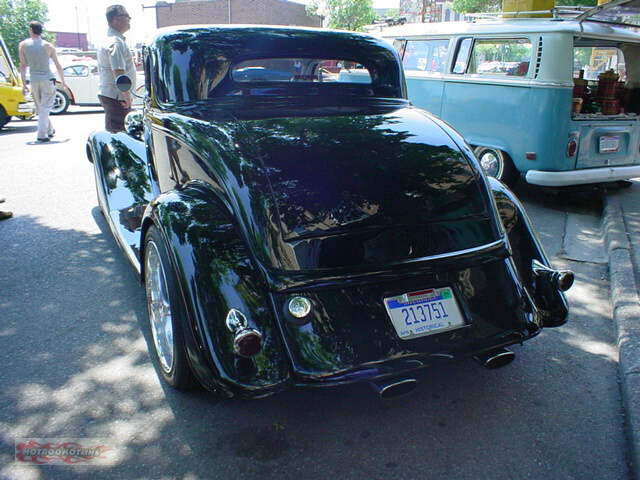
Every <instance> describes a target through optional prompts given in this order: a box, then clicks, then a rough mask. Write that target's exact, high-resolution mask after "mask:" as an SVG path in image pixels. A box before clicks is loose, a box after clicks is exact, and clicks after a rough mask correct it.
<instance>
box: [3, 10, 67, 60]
mask: <svg viewBox="0 0 640 480" xmlns="http://www.w3.org/2000/svg"><path fill="white" fill-rule="evenodd" d="M48 13H49V9H48V8H47V5H46V4H45V3H44V2H43V1H42V0H0V35H2V38H4V41H5V43H6V44H7V48H8V49H9V54H10V55H11V57H12V58H13V63H15V64H16V65H18V64H19V63H20V59H19V57H18V44H19V43H20V42H21V41H22V40H24V39H25V38H27V37H28V36H29V22H31V21H34V20H36V21H38V22H41V23H43V24H44V23H45V22H46V21H47V20H48V19H49V16H48ZM42 37H43V38H44V39H45V40H48V41H50V42H52V41H55V36H54V35H52V34H50V33H48V32H44V33H43V35H42Z"/></svg>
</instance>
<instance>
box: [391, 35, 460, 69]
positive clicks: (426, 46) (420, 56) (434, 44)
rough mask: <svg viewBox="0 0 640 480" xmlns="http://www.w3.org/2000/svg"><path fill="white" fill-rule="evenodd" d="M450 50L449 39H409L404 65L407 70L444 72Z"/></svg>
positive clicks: (403, 60) (405, 50) (403, 58)
mask: <svg viewBox="0 0 640 480" xmlns="http://www.w3.org/2000/svg"><path fill="white" fill-rule="evenodd" d="M448 52H449V40H448V39H434V40H407V45H406V47H405V49H404V56H403V57H402V65H403V67H404V69H405V70H418V71H421V72H431V73H444V70H445V67H446V63H447V54H448Z"/></svg>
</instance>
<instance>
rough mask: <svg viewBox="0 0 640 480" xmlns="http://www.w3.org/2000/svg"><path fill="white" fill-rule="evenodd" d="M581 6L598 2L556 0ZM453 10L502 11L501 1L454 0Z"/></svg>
mask: <svg viewBox="0 0 640 480" xmlns="http://www.w3.org/2000/svg"><path fill="white" fill-rule="evenodd" d="M567 4H570V5H580V6H586V7H595V6H596V0H571V1H570V2H566V1H565V0H556V5H567ZM453 9H454V10H455V11H456V12H460V13H476V12H497V11H500V10H502V1H501V0H453Z"/></svg>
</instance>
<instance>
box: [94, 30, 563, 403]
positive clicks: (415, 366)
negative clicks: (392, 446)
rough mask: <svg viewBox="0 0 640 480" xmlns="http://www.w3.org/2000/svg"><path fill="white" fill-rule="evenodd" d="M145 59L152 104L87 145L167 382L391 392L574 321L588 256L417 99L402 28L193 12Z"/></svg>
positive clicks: (489, 359)
mask: <svg viewBox="0 0 640 480" xmlns="http://www.w3.org/2000/svg"><path fill="white" fill-rule="evenodd" d="M144 65H145V71H146V75H145V78H146V79H147V85H146V87H147V89H146V90H147V91H148V92H149V94H148V96H147V98H146V99H145V102H144V108H143V111H142V112H133V113H131V114H129V115H128V117H127V119H126V122H125V123H126V128H127V131H126V132H119V133H115V134H112V133H109V132H106V131H98V132H94V133H93V134H91V135H90V137H89V139H88V143H87V154H88V157H89V160H90V161H91V162H93V168H94V172H95V178H96V184H97V191H98V203H99V205H100V209H101V211H102V213H103V214H104V217H105V218H106V221H107V224H108V225H109V228H110V229H111V232H112V233H113V235H114V236H115V238H116V240H117V242H118V244H119V245H120V246H121V248H122V249H123V251H124V252H125V254H126V257H127V258H128V260H129V261H130V262H131V264H132V265H133V266H134V268H135V269H136V271H137V272H138V273H139V274H140V277H141V280H142V282H143V283H144V285H145V290H146V294H147V305H148V310H149V320H150V321H149V325H150V331H151V335H150V336H149V338H151V341H150V342H149V343H150V348H151V349H152V351H153V353H152V356H153V358H154V362H155V364H156V366H157V369H158V372H159V373H160V375H161V376H162V378H164V380H165V381H166V382H167V383H168V384H170V385H172V386H174V387H176V388H188V387H190V386H191V385H193V383H194V381H195V382H197V383H200V384H201V385H203V386H205V387H206V388H208V389H210V390H212V391H214V392H217V393H219V394H221V395H224V396H242V397H262V396H266V395H269V394H272V393H275V392H278V391H280V390H283V389H286V388H291V387H294V386H301V387H320V386H331V385H333V386H337V385H341V384H345V383H351V382H370V383H371V384H372V385H374V386H375V388H376V390H377V391H378V393H379V394H380V395H381V396H392V395H398V394H401V393H406V392H408V391H409V390H411V389H412V388H413V387H414V385H415V383H416V378H415V375H416V373H417V371H418V370H420V369H422V368H424V367H427V366H429V365H434V364H437V363H440V362H443V361H448V360H454V359H461V358H465V357H468V356H472V355H473V356H476V357H477V358H478V359H479V360H480V361H481V363H483V364H484V365H485V366H487V367H498V366H502V365H505V364H506V363H509V362H510V361H511V359H512V358H513V353H511V352H509V351H508V350H506V349H505V347H506V346H508V345H511V344H519V343H521V342H522V341H524V340H527V339H530V338H532V337H534V336H536V335H537V334H538V333H539V332H540V331H541V329H542V328H543V327H555V326H559V325H562V324H564V323H565V322H566V320H567V313H568V310H567V309H568V307H567V303H566V300H565V297H564V294H563V292H562V291H563V290H566V289H567V288H569V287H570V285H571V283H572V281H573V274H572V273H571V272H567V271H557V270H554V269H553V268H552V267H551V266H550V264H549V262H548V260H547V257H546V256H545V254H544V252H543V250H542V247H541V246H540V244H539V243H538V240H537V239H536V235H535V233H534V231H533V227H532V225H531V223H530V222H529V220H528V217H527V215H526V213H525V211H524V209H523V207H522V205H521V204H520V203H519V202H518V200H517V199H516V197H515V196H514V195H513V193H511V191H509V189H508V188H507V187H505V186H504V185H503V184H501V183H500V182H499V181H498V180H495V179H490V180H488V179H487V178H486V177H485V176H484V174H483V173H482V171H481V169H480V166H479V164H478V162H477V160H476V158H475V157H474V155H473V152H472V151H471V150H470V149H469V147H468V146H467V144H466V143H465V141H464V140H463V138H462V137H461V136H460V135H459V134H458V133H457V132H456V131H455V130H453V129H452V128H451V127H449V126H448V125H447V124H445V123H444V122H442V121H440V120H438V119H437V118H435V117H433V116H431V115H430V114H428V113H427V112H425V111H423V110H421V109H418V108H415V107H412V106H411V105H410V103H409V102H408V101H407V99H406V92H405V82H404V77H403V72H402V66H401V64H400V62H399V58H398V55H397V53H396V51H395V50H394V49H393V47H392V46H391V45H389V44H387V43H386V42H384V41H382V40H378V39H374V38H373V37H370V36H367V35H361V34H357V33H352V32H339V31H330V30H318V29H304V28H292V27H264V26H255V27H252V26H243V27H240V26H213V27H207V26H196V27H183V28H171V29H163V30H161V32H160V33H159V34H158V35H157V36H156V38H155V40H154V41H153V42H152V43H151V44H150V45H149V46H147V47H146V54H145V59H144ZM338 65H342V66H343V68H344V66H345V65H348V66H349V68H350V70H352V71H353V72H355V74H356V77H357V79H356V80H354V81H352V80H350V79H349V72H346V73H345V75H343V72H338V73H336V72H335V71H333V70H334V69H335V68H337V66H338ZM249 72H251V73H249ZM126 81H127V79H126V78H124V77H121V78H119V79H118V83H119V84H120V85H122V88H124V89H126Z"/></svg>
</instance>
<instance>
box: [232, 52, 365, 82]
mask: <svg viewBox="0 0 640 480" xmlns="http://www.w3.org/2000/svg"><path fill="white" fill-rule="evenodd" d="M231 78H232V79H233V80H234V81H236V82H240V83H263V82H295V83H299V82H302V83H364V84H371V74H370V73H369V70H367V68H365V67H364V66H363V65H361V64H359V63H356V62H352V61H349V60H340V59H321V58H260V59H252V60H244V61H242V62H240V63H237V64H236V65H234V66H233V67H232V68H231Z"/></svg>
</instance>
